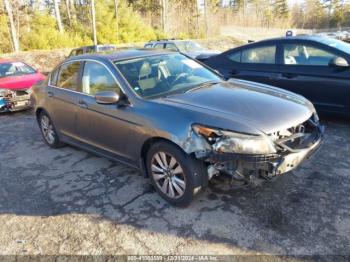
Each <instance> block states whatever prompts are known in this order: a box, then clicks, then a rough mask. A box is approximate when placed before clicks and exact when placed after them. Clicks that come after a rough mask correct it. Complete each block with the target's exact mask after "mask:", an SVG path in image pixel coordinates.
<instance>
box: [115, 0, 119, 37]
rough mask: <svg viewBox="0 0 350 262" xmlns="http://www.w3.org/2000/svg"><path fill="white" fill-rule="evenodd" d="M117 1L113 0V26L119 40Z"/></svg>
mask: <svg viewBox="0 0 350 262" xmlns="http://www.w3.org/2000/svg"><path fill="white" fill-rule="evenodd" d="M118 2H119V0H114V15H115V27H116V30H115V31H116V36H117V41H119V19H118Z"/></svg>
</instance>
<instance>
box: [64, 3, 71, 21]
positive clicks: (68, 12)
mask: <svg viewBox="0 0 350 262" xmlns="http://www.w3.org/2000/svg"><path fill="white" fill-rule="evenodd" d="M64 2H65V4H66V9H67V17H68V21H69V26H72V16H71V13H70V4H69V0H65V1H64Z"/></svg>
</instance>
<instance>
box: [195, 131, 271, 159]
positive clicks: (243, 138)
mask: <svg viewBox="0 0 350 262" xmlns="http://www.w3.org/2000/svg"><path fill="white" fill-rule="evenodd" d="M193 130H194V132H196V133H197V134H198V135H200V136H203V137H204V138H205V139H206V140H207V142H208V143H209V144H210V145H211V146H212V148H213V149H214V150H215V151H217V152H219V153H238V154H274V153H276V148H275V146H274V144H273V142H272V140H271V139H270V138H268V137H267V136H263V135H246V134H241V133H235V132H232V131H226V130H221V129H216V128H215V129H214V128H209V127H205V126H200V125H194V126H193Z"/></svg>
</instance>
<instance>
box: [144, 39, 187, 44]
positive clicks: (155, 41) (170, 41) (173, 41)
mask: <svg viewBox="0 0 350 262" xmlns="http://www.w3.org/2000/svg"><path fill="white" fill-rule="evenodd" d="M191 41H193V40H186V39H160V40H152V41H149V42H147V43H146V45H147V44H156V43H175V42H191Z"/></svg>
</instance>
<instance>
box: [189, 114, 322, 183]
mask: <svg viewBox="0 0 350 262" xmlns="http://www.w3.org/2000/svg"><path fill="white" fill-rule="evenodd" d="M192 129H193V134H192V135H193V136H195V139H193V137H192V140H196V141H197V142H196V143H197V144H199V145H200V146H198V145H197V147H196V150H195V151H194V152H193V153H194V154H195V156H196V158H198V159H201V160H204V161H205V163H206V166H207V171H208V179H209V180H210V179H211V178H212V177H213V176H215V175H219V174H222V173H224V174H227V175H230V176H231V178H232V179H234V180H239V181H244V182H253V183H254V182H260V181H261V180H269V179H272V178H274V177H276V176H278V175H281V174H283V173H286V172H289V171H291V170H293V169H295V168H296V167H298V166H299V165H300V164H301V163H302V162H303V161H304V160H305V159H307V158H309V157H310V156H311V155H312V154H313V153H314V152H315V151H316V150H317V149H318V148H319V147H320V145H321V142H322V140H323V133H324V128H323V126H321V125H320V124H319V122H318V117H317V115H316V114H314V115H313V116H312V117H311V118H310V119H308V120H307V121H305V122H304V123H301V124H299V125H296V126H292V127H290V128H287V129H284V130H280V131H278V132H274V133H272V134H267V135H248V134H241V133H235V132H231V131H226V130H220V129H216V128H210V127H204V126H200V125H194V126H193V127H192ZM192 148H195V147H194V145H192Z"/></svg>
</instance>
